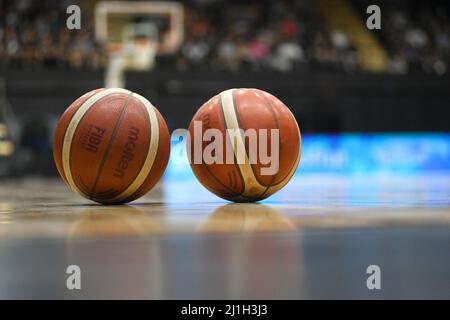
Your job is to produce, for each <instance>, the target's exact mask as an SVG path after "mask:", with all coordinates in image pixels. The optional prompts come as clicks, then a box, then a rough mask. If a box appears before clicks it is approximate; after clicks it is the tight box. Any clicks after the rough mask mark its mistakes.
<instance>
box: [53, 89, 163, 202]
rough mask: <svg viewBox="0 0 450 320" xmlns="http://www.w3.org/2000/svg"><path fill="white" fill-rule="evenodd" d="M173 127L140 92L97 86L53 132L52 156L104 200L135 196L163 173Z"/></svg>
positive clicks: (75, 182) (77, 185)
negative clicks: (170, 129) (169, 125)
mask: <svg viewBox="0 0 450 320" xmlns="http://www.w3.org/2000/svg"><path fill="white" fill-rule="evenodd" d="M169 152H170V144H169V130H168V128H167V125H166V123H165V121H164V119H163V118H162V116H161V114H160V113H159V112H158V110H157V109H156V108H155V107H153V105H152V104H151V103H150V102H149V101H148V100H147V99H145V98H144V97H142V96H140V95H139V94H137V93H134V92H131V91H128V90H125V89H119V88H111V89H97V90H93V91H90V92H88V93H86V94H84V95H83V96H81V97H80V98H78V99H77V100H75V102H73V103H72V104H71V105H70V106H69V108H68V109H67V110H66V111H65V112H64V113H63V115H62V116H61V118H60V120H59V122H58V124H57V126H56V131H55V135H54V142H53V157H54V160H55V164H56V167H57V169H58V171H59V174H60V175H61V177H62V178H63V180H64V181H65V182H66V183H67V184H68V185H69V186H70V187H71V188H72V189H73V190H74V191H76V192H78V193H79V194H80V195H82V196H84V197H86V198H88V199H91V200H93V201H96V202H99V203H104V204H120V203H126V202H130V201H133V200H135V199H137V198H139V197H141V196H142V195H144V194H145V193H147V192H148V191H149V190H150V189H151V188H152V187H153V186H154V185H155V184H156V182H158V180H159V179H160V177H161V176H162V174H163V172H164V170H165V168H166V165H167V162H168V159H169Z"/></svg>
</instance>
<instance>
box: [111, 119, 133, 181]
mask: <svg viewBox="0 0 450 320" xmlns="http://www.w3.org/2000/svg"><path fill="white" fill-rule="evenodd" d="M138 137H139V129H138V128H136V127H131V129H130V132H129V133H128V139H127V142H126V143H125V146H124V147H123V150H122V156H121V157H120V160H119V162H118V163H117V167H116V169H115V170H114V176H115V177H117V178H122V177H123V176H124V174H125V170H126V169H127V168H128V164H129V162H130V161H132V160H133V158H134V149H135V148H136V141H137V139H138Z"/></svg>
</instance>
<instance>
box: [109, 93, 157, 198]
mask: <svg viewBox="0 0 450 320" xmlns="http://www.w3.org/2000/svg"><path fill="white" fill-rule="evenodd" d="M136 99H137V98H136ZM137 100H138V101H139V105H140V106H141V107H142V108H143V109H144V113H145V115H146V117H147V119H148V128H149V134H148V144H147V147H146V149H145V153H144V158H143V159H142V162H141V165H140V166H139V170H137V171H136V174H135V175H134V177H133V179H131V180H130V183H129V184H127V185H126V186H125V187H124V188H122V190H120V191H116V192H114V193H113V194H112V195H110V197H111V198H114V197H117V196H118V195H120V194H121V193H122V192H123V191H125V190H127V189H128V188H129V187H130V186H131V185H132V184H133V182H134V181H135V180H136V178H137V177H138V175H139V173H140V172H141V170H142V168H143V167H144V164H145V160H146V155H147V153H148V149H149V148H150V142H151V138H152V134H153V132H152V131H153V128H152V125H151V122H150V115H149V114H148V112H147V108H146V107H145V105H143V103H142V102H141V100H139V99H137ZM157 150H159V144H158V149H157ZM139 188H140V187H139ZM139 188H138V189H137V190H139ZM137 190H136V191H135V192H133V194H132V195H134V194H135V193H136V192H137ZM132 195H130V196H129V197H131V196H132ZM129 197H128V198H129ZM128 198H127V199H128ZM125 200H126V199H125ZM124 202H127V201H124Z"/></svg>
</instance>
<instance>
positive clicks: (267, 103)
mask: <svg viewBox="0 0 450 320" xmlns="http://www.w3.org/2000/svg"><path fill="white" fill-rule="evenodd" d="M262 96H263V100H264V101H265V102H266V103H265V105H266V107H268V108H269V109H270V112H271V113H272V116H273V119H274V120H275V124H276V125H277V129H278V130H280V123H279V122H278V119H277V117H276V115H275V110H274V109H273V106H272V104H271V103H270V101H269V100H268V99H267V98H266V96H265V95H264V94H262ZM279 145H280V144H279ZM281 147H282V146H281V145H280V150H279V153H278V155H280V154H281ZM279 158H280V157H278V162H279V160H280V159H279ZM294 164H295V163H294ZM279 166H280V164H279V163H278V170H279V169H280V168H279ZM252 169H253V166H252ZM291 169H292V168H291ZM291 169H289V171H288V174H287V175H286V177H288V176H289V173H290V172H291ZM253 172H254V171H253ZM255 176H256V174H255ZM276 177H277V174H275V175H273V176H272V179H270V182H269V184H268V185H267V187H266V190H264V192H263V193H261V195H260V197H264V195H265V194H266V193H267V191H269V189H270V187H271V186H272V183H273V182H274V181H275V179H276ZM286 177H284V178H283V179H282V180H281V182H283V181H284V179H286ZM256 179H257V180H258V177H256ZM258 181H259V180H258ZM281 182H280V183H281Z"/></svg>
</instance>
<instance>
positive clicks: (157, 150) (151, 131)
mask: <svg viewBox="0 0 450 320" xmlns="http://www.w3.org/2000/svg"><path fill="white" fill-rule="evenodd" d="M144 107H145V106H144ZM152 108H153V107H152ZM147 114H148V126H149V130H148V131H149V134H148V145H147V149H146V152H145V154H147V153H148V149H150V144H151V142H152V134H153V129H155V128H153V127H152V123H151V121H150V120H151V119H150V114H149V113H148V112H147ZM155 117H156V123H157V125H158V128H156V129H157V130H158V132H159V134H158V140H156V143H157V144H158V146H157V147H156V156H155V158H154V159H153V163H152V167H151V168H150V172H152V170H153V165H154V164H155V161H156V157H157V156H158V154H159V147H160V145H161V143H160V141H161V130H160V126H159V119H158V115H157V114H156V110H155ZM146 159H147V157H144V160H142V164H141V166H140V167H139V168H140V169H139V171H138V172H137V174H136V176H135V177H134V178H133V180H131V183H130V184H129V185H128V186H127V187H126V188H125V189H124V190H127V189H128V187H129V186H130V185H131V184H132V183H133V182H134V180H135V179H136V178H137V176H138V175H139V173H140V171H141V170H142V167H143V166H144V163H145V160H146ZM150 172H149V175H150ZM146 180H147V178H145V180H144V182H143V183H142V185H143V184H144V183H145V181H146ZM142 185H140V186H139V187H138V188H137V189H136V190H135V191H134V192H133V193H132V194H130V195H129V196H128V197H127V198H126V199H125V202H129V200H128V199H130V198H132V197H133V196H134V195H135V194H136V192H137V191H138V190H139V189H140V187H142Z"/></svg>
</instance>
